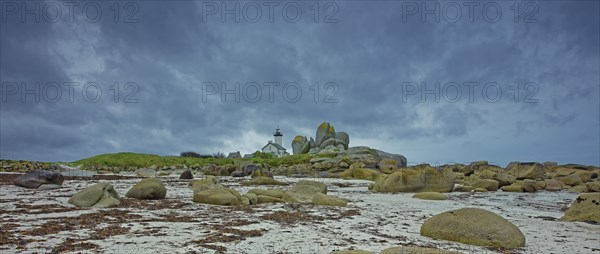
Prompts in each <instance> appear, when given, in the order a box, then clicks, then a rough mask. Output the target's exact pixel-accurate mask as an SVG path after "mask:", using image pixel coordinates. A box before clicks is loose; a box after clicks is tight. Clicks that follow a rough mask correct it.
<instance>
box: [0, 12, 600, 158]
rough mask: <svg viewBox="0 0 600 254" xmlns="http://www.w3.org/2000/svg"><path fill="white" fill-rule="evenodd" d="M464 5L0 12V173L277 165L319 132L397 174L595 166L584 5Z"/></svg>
mask: <svg viewBox="0 0 600 254" xmlns="http://www.w3.org/2000/svg"><path fill="white" fill-rule="evenodd" d="M36 3H37V4H39V6H35V4H36ZM471 3H473V2H471ZM474 3H475V4H469V3H464V2H446V1H443V2H439V3H437V4H438V5H437V6H436V5H435V4H436V2H432V1H429V2H427V6H423V5H421V3H415V2H409V1H406V2H400V1H399V2H395V1H338V2H335V1H334V2H314V1H304V2H293V1H285V2H261V1H256V2H253V1H241V2H236V1H227V2H225V3H224V4H225V5H222V2H207V1H174V2H173V1H171V2H167V1H148V2H144V1H132V2H116V3H115V2H110V3H99V2H94V1H86V2H78V3H77V4H78V5H69V4H67V3H64V2H60V1H47V2H30V1H29V2H26V4H27V6H24V5H23V4H22V3H21V2H20V1H19V2H10V1H3V2H2V10H1V11H2V12H1V14H2V20H1V24H0V30H1V31H0V49H1V52H0V53H1V55H0V64H1V66H0V74H1V78H0V79H1V82H2V90H0V92H1V94H0V95H1V97H2V98H1V99H2V101H1V104H0V113H1V115H0V120H1V121H0V158H2V159H25V160H43V161H73V160H77V159H81V158H84V157H89V156H93V155H97V154H102V153H114V152H124V151H131V152H140V153H152V154H160V155H176V154H179V153H180V152H182V151H196V152H200V153H213V152H217V151H221V152H231V151H238V150H239V151H241V152H242V153H250V152H253V151H256V150H258V149H260V148H261V147H262V146H263V145H265V144H266V142H267V141H268V140H270V139H272V138H273V137H272V133H273V131H274V129H275V127H276V126H279V127H280V128H281V129H282V130H283V133H284V137H283V140H284V146H286V147H288V149H289V150H291V145H290V143H291V139H292V138H293V137H294V136H295V135H305V136H314V135H315V129H316V127H317V126H318V125H319V124H320V123H321V122H324V121H327V122H330V123H331V124H332V125H334V126H335V128H336V130H343V131H346V132H348V133H349V134H350V140H351V144H350V145H351V146H358V145H367V146H370V147H374V148H378V149H382V150H385V151H387V152H392V153H400V154H403V155H405V156H406V157H407V158H408V161H409V164H414V163H421V162H427V163H430V164H441V163H448V162H470V161H474V160H488V161H490V162H493V163H497V164H500V165H505V164H506V163H508V162H510V161H557V162H559V163H580V164H594V165H599V164H600V102H599V98H600V89H599V86H600V85H599V84H600V74H599V73H600V59H599V55H600V51H599V47H600V40H599V33H600V32H599V31H600V25H599V24H600V21H599V17H600V15H599V12H600V6H599V2H597V1H552V2H545V1H541V2H533V3H530V4H527V3H526V2H521V4H519V5H515V4H514V3H513V2H489V1H482V2H474ZM236 5H239V6H236ZM27 10H29V11H27ZM28 13H29V14H28ZM36 18H38V19H39V20H36ZM236 18H237V19H238V20H236ZM36 84H38V85H36ZM237 84H239V85H237ZM236 97H237V98H236Z"/></svg>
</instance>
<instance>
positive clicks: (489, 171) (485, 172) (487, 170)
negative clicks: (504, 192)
mask: <svg viewBox="0 0 600 254" xmlns="http://www.w3.org/2000/svg"><path fill="white" fill-rule="evenodd" d="M475 176H476V177H479V178H480V179H491V180H495V181H497V182H498V187H502V186H506V185H511V184H512V183H514V182H515V181H516V178H515V177H514V176H512V175H509V174H507V173H506V170H504V169H503V168H501V167H498V166H495V165H487V166H486V167H482V168H481V169H480V170H478V171H477V172H475Z"/></svg>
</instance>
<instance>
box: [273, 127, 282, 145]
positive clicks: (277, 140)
mask: <svg viewBox="0 0 600 254" xmlns="http://www.w3.org/2000/svg"><path fill="white" fill-rule="evenodd" d="M273 137H275V144H278V145H280V146H282V144H283V142H281V139H282V138H283V134H282V133H281V130H279V128H277V129H275V133H273Z"/></svg>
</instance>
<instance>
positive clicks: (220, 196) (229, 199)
mask: <svg viewBox="0 0 600 254" xmlns="http://www.w3.org/2000/svg"><path fill="white" fill-rule="evenodd" d="M194 202H196V203H203V204H211V205H239V204H241V203H242V196H241V195H240V193H239V192H237V191H236V190H234V189H227V188H213V189H208V190H203V191H199V192H196V193H194Z"/></svg>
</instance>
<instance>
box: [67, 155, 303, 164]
mask: <svg viewBox="0 0 600 254" xmlns="http://www.w3.org/2000/svg"><path fill="white" fill-rule="evenodd" d="M313 157H314V155H309V154H299V155H289V156H286V157H283V158H269V157H268V156H261V157H255V158H248V159H243V158H241V159H227V158H191V157H179V156H159V155H154V154H141V153H111V154H101V155H97V156H94V157H90V158H86V159H82V160H78V161H74V162H71V163H69V164H70V165H73V166H77V165H82V166H83V167H89V166H108V167H150V166H152V165H156V166H159V167H163V166H173V165H187V166H192V165H200V166H204V165H209V164H216V165H226V164H234V163H248V162H253V163H265V164H268V165H271V166H280V165H287V166H290V165H295V164H302V163H308V161H310V159H312V158H313Z"/></svg>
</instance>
